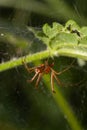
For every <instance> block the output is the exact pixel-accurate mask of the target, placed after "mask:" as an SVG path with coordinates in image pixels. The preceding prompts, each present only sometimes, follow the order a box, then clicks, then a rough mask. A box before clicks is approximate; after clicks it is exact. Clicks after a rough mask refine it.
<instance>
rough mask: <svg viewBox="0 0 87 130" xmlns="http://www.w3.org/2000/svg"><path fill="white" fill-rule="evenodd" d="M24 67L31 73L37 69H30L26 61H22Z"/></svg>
mask: <svg viewBox="0 0 87 130" xmlns="http://www.w3.org/2000/svg"><path fill="white" fill-rule="evenodd" d="M22 63H23V65H24V66H25V68H26V70H27V71H28V72H29V73H30V72H32V71H34V69H35V68H29V67H28V65H27V63H26V62H25V60H23V61H22Z"/></svg>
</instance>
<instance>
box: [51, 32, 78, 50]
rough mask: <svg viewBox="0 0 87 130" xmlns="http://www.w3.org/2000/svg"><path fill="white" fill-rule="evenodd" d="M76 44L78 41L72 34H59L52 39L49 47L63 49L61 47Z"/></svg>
mask: <svg viewBox="0 0 87 130" xmlns="http://www.w3.org/2000/svg"><path fill="white" fill-rule="evenodd" d="M77 43H78V40H77V38H76V36H75V35H74V34H71V33H70V34H69V33H64V32H63V33H60V34H58V35H57V36H56V37H55V38H54V39H52V41H51V43H50V46H51V47H52V48H55V49H56V48H58V47H60V45H61V47H63V46H62V45H65V44H67V45H70V44H73V45H75V44H77Z"/></svg>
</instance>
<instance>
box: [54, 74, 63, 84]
mask: <svg viewBox="0 0 87 130" xmlns="http://www.w3.org/2000/svg"><path fill="white" fill-rule="evenodd" d="M54 78H55V79H56V81H57V82H58V84H59V85H60V86H62V85H63V84H62V83H61V81H60V80H59V78H57V76H56V74H55V73H54Z"/></svg>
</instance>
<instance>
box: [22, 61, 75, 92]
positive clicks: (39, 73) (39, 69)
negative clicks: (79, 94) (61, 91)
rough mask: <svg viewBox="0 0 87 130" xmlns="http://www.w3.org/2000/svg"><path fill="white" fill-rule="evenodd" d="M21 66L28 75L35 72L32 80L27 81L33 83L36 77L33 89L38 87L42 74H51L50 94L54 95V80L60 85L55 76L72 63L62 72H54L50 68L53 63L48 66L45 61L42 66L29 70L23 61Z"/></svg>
mask: <svg viewBox="0 0 87 130" xmlns="http://www.w3.org/2000/svg"><path fill="white" fill-rule="evenodd" d="M23 64H24V66H25V68H26V69H27V71H28V72H29V73H30V72H33V71H34V72H35V75H34V76H33V77H32V79H31V80H27V81H28V82H32V81H34V79H35V78H36V77H38V78H37V80H36V84H35V87H38V83H39V82H40V80H41V78H42V76H43V74H49V73H51V88H52V92H54V93H55V90H54V78H55V79H56V81H57V82H58V84H59V85H62V83H61V82H60V80H59V79H58V78H57V75H60V74H61V73H63V72H65V71H66V70H68V69H69V68H71V66H72V64H73V63H71V65H70V66H68V67H67V68H65V69H64V70H62V71H60V72H56V71H55V70H53V68H52V67H53V66H54V63H51V64H49V63H48V61H45V63H44V64H41V65H40V66H37V67H33V68H29V67H28V65H27V64H26V62H25V61H23Z"/></svg>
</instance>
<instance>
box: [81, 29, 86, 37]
mask: <svg viewBox="0 0 87 130" xmlns="http://www.w3.org/2000/svg"><path fill="white" fill-rule="evenodd" d="M81 33H82V35H83V36H87V27H82V28H81Z"/></svg>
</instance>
